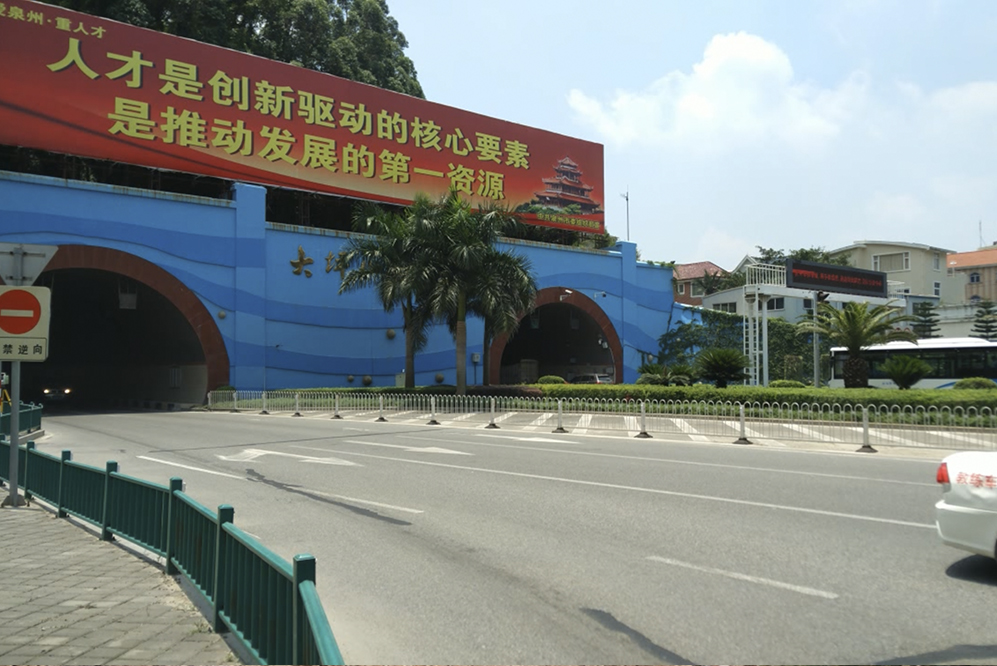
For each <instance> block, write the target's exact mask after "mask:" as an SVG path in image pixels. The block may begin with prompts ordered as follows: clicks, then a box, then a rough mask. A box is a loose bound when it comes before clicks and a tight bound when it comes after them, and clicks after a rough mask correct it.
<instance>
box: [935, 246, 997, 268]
mask: <svg viewBox="0 0 997 666" xmlns="http://www.w3.org/2000/svg"><path fill="white" fill-rule="evenodd" d="M945 263H946V265H947V266H948V267H949V268H969V267H971V266H994V265H997V248H987V249H986V250H976V251H974V252H956V253H954V254H950V255H948V258H947V259H946V262H945Z"/></svg>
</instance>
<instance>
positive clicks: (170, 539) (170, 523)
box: [166, 476, 183, 576]
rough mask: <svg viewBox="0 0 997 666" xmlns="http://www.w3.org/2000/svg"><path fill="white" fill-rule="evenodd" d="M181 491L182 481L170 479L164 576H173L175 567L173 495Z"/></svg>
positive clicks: (174, 478) (175, 540) (175, 515)
mask: <svg viewBox="0 0 997 666" xmlns="http://www.w3.org/2000/svg"><path fill="white" fill-rule="evenodd" d="M181 490H183V479H181V478H179V477H176V476H174V477H171V478H170V496H169V499H168V500H167V502H166V575H167V576H175V575H176V574H177V566H176V565H175V564H173V556H174V555H175V554H176V552H177V526H176V522H177V518H178V516H177V511H176V508H177V499H176V496H175V493H178V492H180V491H181Z"/></svg>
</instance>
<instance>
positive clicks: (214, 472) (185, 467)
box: [135, 456, 246, 481]
mask: <svg viewBox="0 0 997 666" xmlns="http://www.w3.org/2000/svg"><path fill="white" fill-rule="evenodd" d="M135 457H136V458H138V459H139V460H148V461H149V462H154V463H159V464H160V465H169V466H170V467H180V468H181V469H189V470H193V471H195V472H204V473H205V474H214V475H216V476H227V477H228V478H230V479H239V480H240V481H245V480H246V477H244V476H236V475H235V474H226V473H225V472H216V471H214V470H210V469H203V468H201V467H191V466H190V465H181V464H180V463H175V462H170V461H168V460H160V459H159V458H150V457H149V456H135Z"/></svg>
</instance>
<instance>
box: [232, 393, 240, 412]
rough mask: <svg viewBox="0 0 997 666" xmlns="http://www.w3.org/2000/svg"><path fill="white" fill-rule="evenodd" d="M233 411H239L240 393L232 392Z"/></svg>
mask: <svg viewBox="0 0 997 666" xmlns="http://www.w3.org/2000/svg"><path fill="white" fill-rule="evenodd" d="M232 411H233V412H237V411H239V392H238V391H232Z"/></svg>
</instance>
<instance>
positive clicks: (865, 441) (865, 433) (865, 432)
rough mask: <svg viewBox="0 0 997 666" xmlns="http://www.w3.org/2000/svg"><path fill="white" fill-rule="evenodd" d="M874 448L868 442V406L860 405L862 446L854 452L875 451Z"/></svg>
mask: <svg viewBox="0 0 997 666" xmlns="http://www.w3.org/2000/svg"><path fill="white" fill-rule="evenodd" d="M876 452H877V451H876V449H874V448H872V445H871V444H869V407H867V406H866V405H862V446H860V447H859V448H858V450H857V451H856V453H876Z"/></svg>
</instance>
